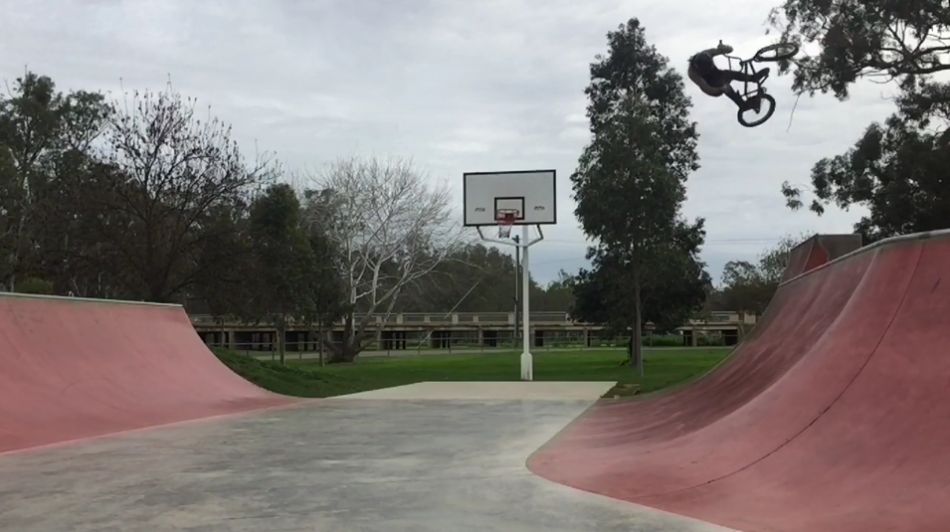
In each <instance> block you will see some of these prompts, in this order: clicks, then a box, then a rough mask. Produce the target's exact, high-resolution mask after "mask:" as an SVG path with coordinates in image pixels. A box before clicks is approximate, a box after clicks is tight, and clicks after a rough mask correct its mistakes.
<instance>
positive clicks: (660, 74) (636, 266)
mask: <svg viewBox="0 0 950 532" xmlns="http://www.w3.org/2000/svg"><path fill="white" fill-rule="evenodd" d="M607 40H608V48H609V52H608V54H607V55H606V56H598V57H597V58H596V61H595V62H594V63H593V64H592V65H591V67H590V74H591V82H590V84H589V85H588V87H587V90H586V93H587V95H588V98H589V105H588V108H587V115H588V118H589V119H590V129H591V134H592V139H591V142H590V144H589V145H588V146H587V147H586V148H585V149H584V152H583V154H582V155H581V157H580V160H579V162H578V168H577V170H576V171H575V172H574V174H573V175H572V176H571V181H572V183H573V187H574V193H575V197H576V199H577V209H576V211H575V212H576V214H577V217H578V219H579V220H580V221H581V225H582V227H583V229H584V232H585V233H587V235H588V236H590V237H592V238H594V239H595V240H596V241H597V244H596V245H595V246H594V248H593V249H592V250H591V253H590V254H591V256H592V257H593V258H594V265H595V268H609V274H608V273H607V272H605V275H608V276H609V277H610V278H613V282H614V283H618V284H619V285H620V286H621V287H622V288H623V292H622V294H623V295H622V296H621V297H619V298H614V299H612V300H611V301H610V303H611V304H612V305H613V306H614V308H615V310H616V314H619V315H622V316H628V317H629V318H630V321H629V325H628V326H629V328H630V329H631V331H632V333H633V337H634V338H633V349H632V353H631V355H632V360H631V362H632V363H634V364H635V365H636V366H637V369H638V371H639V372H640V373H641V374H642V373H643V360H642V353H641V346H640V344H641V334H642V325H643V323H644V319H643V316H644V314H648V313H649V312H647V313H644V312H643V304H644V303H645V302H646V299H645V298H644V292H643V287H644V285H645V283H647V282H652V283H657V282H659V281H658V280H657V279H655V278H654V279H650V276H651V275H654V274H656V275H659V274H662V273H663V272H672V271H675V270H678V268H670V267H669V264H670V263H671V262H673V263H676V262H681V261H683V259H682V255H683V254H684V253H685V254H687V255H688V254H689V248H688V247H687V248H683V247H681V246H679V245H675V244H674V242H675V241H676V239H677V236H679V235H681V234H693V235H695V236H696V238H697V239H698V242H699V243H701V242H702V222H701V221H697V222H696V223H695V225H689V224H687V223H685V222H684V221H682V220H680V218H679V210H680V206H681V205H682V203H683V201H684V200H685V197H686V193H685V182H686V179H687V177H688V176H689V174H690V173H691V172H692V171H694V170H695V169H696V168H698V155H697V153H696V142H697V137H698V135H697V133H696V128H695V124H694V123H693V122H691V121H690V120H689V108H690V106H691V103H690V101H689V99H688V98H687V97H686V95H685V93H684V90H683V81H682V78H681V77H680V75H679V74H677V73H676V72H675V71H674V70H673V69H672V68H670V67H669V64H668V61H667V59H666V58H665V57H663V56H661V55H660V54H659V53H658V52H657V51H656V48H654V47H653V46H651V45H649V44H648V43H647V41H646V37H645V34H644V30H643V27H642V26H641V25H640V22H639V21H638V20H637V19H631V20H630V21H628V22H627V23H626V24H623V25H621V26H620V27H619V28H618V29H617V30H616V31H612V32H610V33H608V35H607ZM696 248H698V245H697V246H695V247H693V249H696ZM679 271H682V270H679ZM617 277H622V280H621V279H616V278H617ZM681 281H686V279H681Z"/></svg>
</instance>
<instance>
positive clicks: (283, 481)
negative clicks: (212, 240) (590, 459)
mask: <svg viewBox="0 0 950 532" xmlns="http://www.w3.org/2000/svg"><path fill="white" fill-rule="evenodd" d="M492 386H494V385H469V384H467V383H451V385H441V386H439V385H431V384H430V385H422V386H418V387H416V390H417V391H418V393H416V394H414V393H412V390H411V387H410V388H406V387H401V388H399V389H397V390H395V392H394V391H393V390H390V391H380V392H378V393H377V394H376V397H377V398H373V394H361V395H362V396H363V397H365V398H342V399H332V400H325V401H320V402H318V403H311V404H310V405H309V406H302V407H298V408H291V409H284V410H275V411H269V412H264V413H260V414H255V415H249V416H243V417H237V418H230V419H215V420H207V421H201V422H196V423H189V424H184V425H178V426H172V427H165V428H159V429H155V430H149V431H143V432H138V433H129V434H123V435H117V436H113V437H107V438H102V439H99V440H93V441H86V442H81V443H78V444H75V445H67V446H63V447H58V448H52V449H42V450H34V451H27V452H22V453H18V454H13V455H6V456H0V478H2V479H4V482H2V483H0V530H17V531H31V530H42V531H46V530H148V531H156V530H172V529H175V530H215V531H218V530H225V531H227V530H272V531H277V530H320V531H335V530H339V531H344V530H345V531H360V530H387V531H389V530H413V531H440V532H441V531H456V530H459V531H464V530H473V531H478V532H485V531H492V530H504V531H518V530H538V531H542V530H543V531H549V530H565V531H568V530H569V531H578V530H584V531H586V530H607V531H609V530H618V531H619V530H624V531H629V530H716V529H717V528H715V527H713V526H712V525H707V524H705V523H701V522H698V521H694V520H690V519H686V518H681V517H679V516H675V515H672V514H667V513H663V512H660V511H656V510H651V509H646V508H643V507H639V506H636V505H633V504H629V503H625V502H619V501H614V500H611V499H607V498H604V497H600V496H597V495H592V494H589V493H586V492H581V491H576V490H573V489H572V488H567V487H564V486H560V485H558V484H554V483H551V482H549V481H547V480H544V479H541V478H539V477H536V476H534V475H533V474H531V473H530V472H529V471H528V470H527V469H526V468H525V465H524V464H525V459H526V458H527V456H528V455H529V454H530V453H531V452H533V451H534V450H536V449H537V448H538V446H539V445H541V444H542V443H543V442H545V441H546V440H548V439H549V438H550V437H551V436H552V435H554V434H555V433H556V432H557V431H558V430H560V429H561V428H562V427H564V426H565V424H567V423H568V422H570V421H571V420H572V419H574V418H575V417H576V416H577V415H578V414H580V413H581V412H582V411H583V410H584V409H586V408H587V407H588V406H589V405H590V404H591V403H592V401H593V400H594V399H595V398H596V397H597V396H598V395H599V394H600V393H603V392H604V391H605V390H606V389H607V388H608V387H609V386H610V384H609V383H599V384H598V385H591V384H590V383H579V384H574V383H545V384H544V385H543V386H534V387H532V383H525V386H524V387H522V388H521V389H522V390H525V391H524V392H523V395H521V396H519V394H518V388H519V386H518V385H517V384H512V383H501V384H500V385H498V386H497V387H496V388H494V392H495V393H492ZM394 393H396V394H398V395H400V396H401V397H404V399H399V400H393V399H387V400H382V399H379V397H386V396H387V395H389V396H392V395H393V394H394ZM486 395H489V396H491V397H493V399H475V398H477V397H484V396H486ZM466 397H467V398H468V399H464V400H458V399H456V400H446V399H450V398H466ZM520 397H529V398H530V399H522V398H520ZM564 397H570V398H571V399H566V400H565V399H564Z"/></svg>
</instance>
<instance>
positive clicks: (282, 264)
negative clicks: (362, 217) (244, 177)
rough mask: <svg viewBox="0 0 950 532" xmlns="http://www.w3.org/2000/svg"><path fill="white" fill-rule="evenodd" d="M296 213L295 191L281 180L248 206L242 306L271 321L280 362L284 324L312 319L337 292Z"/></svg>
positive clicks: (299, 212)
mask: <svg viewBox="0 0 950 532" xmlns="http://www.w3.org/2000/svg"><path fill="white" fill-rule="evenodd" d="M302 214H303V212H302V209H301V207H300V201H299V200H298V198H297V195H296V193H295V192H294V190H293V189H292V188H291V187H290V185H286V184H278V185H272V186H271V187H269V188H268V189H267V190H266V192H265V193H264V194H263V195H262V196H260V197H258V198H257V199H255V200H254V202H253V203H252V204H251V209H250V220H249V224H248V225H249V227H248V236H249V245H250V250H251V263H250V268H249V269H248V274H249V276H248V277H247V278H246V279H245V287H246V290H245V291H244V293H245V294H246V295H247V296H248V297H247V305H246V307H245V309H246V312H248V313H250V316H252V317H254V318H257V319H259V320H261V321H266V322H268V323H273V324H274V326H275V328H276V329H277V347H278V352H279V354H280V361H281V363H283V362H284V353H285V351H286V346H285V345H284V344H285V338H286V333H287V326H288V325H289V324H291V323H295V322H296V323H310V322H312V321H313V320H314V319H315V317H317V316H318V315H321V314H324V311H325V310H326V309H327V308H330V307H332V306H334V305H336V303H337V301H336V300H334V299H333V298H335V297H338V296H337V295H336V294H335V293H334V290H333V287H334V286H338V285H339V282H338V280H337V278H336V276H335V273H334V271H333V270H332V269H330V268H324V267H321V260H320V259H318V255H317V254H316V253H315V252H314V248H313V246H312V239H313V238H314V232H313V231H308V230H307V226H306V223H305V220H304V219H303V215H302ZM322 251H325V250H321V252H322Z"/></svg>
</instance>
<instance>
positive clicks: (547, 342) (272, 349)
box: [205, 332, 725, 362]
mask: <svg viewBox="0 0 950 532" xmlns="http://www.w3.org/2000/svg"><path fill="white" fill-rule="evenodd" d="M275 339H276V337H275V336H274V335H272V334H271V335H267V334H266V333H262V336H261V338H258V339H257V340H256V341H253V342H233V343H232V342H227V343H222V342H216V341H214V340H215V339H213V338H210V337H208V338H205V342H206V343H207V345H208V346H209V347H212V348H222V349H231V350H233V351H237V352H239V353H241V354H244V355H247V356H252V357H255V358H262V359H276V358H277V356H278V355H277V344H276V341H275ZM340 343H341V342H339V341H337V342H333V341H323V342H320V341H318V340H313V339H308V340H306V341H287V342H285V344H284V345H285V356H286V357H287V358H290V359H301V360H302V359H317V360H319V361H321V362H322V361H323V360H325V359H326V358H327V356H328V354H329V352H330V350H331V349H332V348H333V346H334V345H339V344H340ZM697 344H698V346H721V345H725V344H724V339H723V337H722V336H721V335H718V334H708V335H704V336H700V337H699V338H698V342H697ZM629 345H630V337H629V336H601V335H594V334H591V335H588V336H584V335H579V334H570V333H567V332H564V333H548V334H544V335H539V336H536V337H535V338H534V339H533V341H532V346H531V351H532V352H535V353H538V352H545V351H556V350H566V349H570V350H585V349H627V348H628V347H629ZM685 345H686V344H685V342H684V338H683V336H681V335H665V336H658V335H657V336H653V335H646V336H644V338H643V346H644V347H646V348H663V347H684V346H685ZM521 349H522V339H521V338H520V337H519V336H512V335H504V336H500V335H499V336H495V337H491V338H484V337H482V338H481V339H479V338H477V337H475V336H473V335H420V336H417V337H411V338H410V337H402V338H383V339H375V340H369V341H367V342H365V343H364V349H363V351H362V352H361V353H360V355H359V356H361V357H387V356H388V357H398V356H421V355H435V354H466V353H471V354H476V353H477V354H490V353H510V352H520V351H521Z"/></svg>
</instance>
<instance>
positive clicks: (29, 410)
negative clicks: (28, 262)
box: [0, 294, 293, 453]
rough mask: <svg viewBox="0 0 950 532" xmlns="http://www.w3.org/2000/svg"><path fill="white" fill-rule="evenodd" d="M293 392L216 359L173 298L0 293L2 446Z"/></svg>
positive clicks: (216, 410)
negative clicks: (257, 381) (277, 390)
mask: <svg viewBox="0 0 950 532" xmlns="http://www.w3.org/2000/svg"><path fill="white" fill-rule="evenodd" d="M292 401H293V400H292V399H290V398H286V397H282V396H279V395H275V394H272V393H270V392H267V391H265V390H263V389H260V388H258V387H256V386H254V385H253V384H251V383H249V382H247V381H245V380H244V379H243V378H241V377H239V376H238V375H236V374H234V373H232V372H231V370H229V369H228V368H227V367H226V366H224V365H223V364H221V363H220V362H219V361H218V360H217V358H216V357H215V356H214V355H213V354H212V353H211V352H209V351H208V349H207V348H206V347H205V345H204V343H202V342H201V340H200V339H199V338H198V335H197V334H196V333H195V331H194V329H193V328H192V326H191V322H190V321H189V319H188V316H187V315H186V314H185V312H184V311H183V310H182V308H181V307H179V306H173V305H150V304H137V303H124V302H115V301H97V300H82V299H73V298H47V297H42V298H40V297H24V296H15V295H9V294H6V295H0V453H2V452H5V451H11V450H15V449H24V448H28V447H34V446H38V445H45V444H50V443H56V442H61V441H66V440H73V439H77V438H86V437H90V436H98V435H102V434H108V433H113V432H119V431H124V430H130V429H137V428H143V427H149V426H154V425H161V424H166V423H172V422H177V421H184V420H190V419H196V418H202V417H208V416H215V415H220V414H230V413H235V412H241V411H246V410H253V409H258V408H264V407H269V406H277V405H281V404H288V403H290V402H292Z"/></svg>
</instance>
